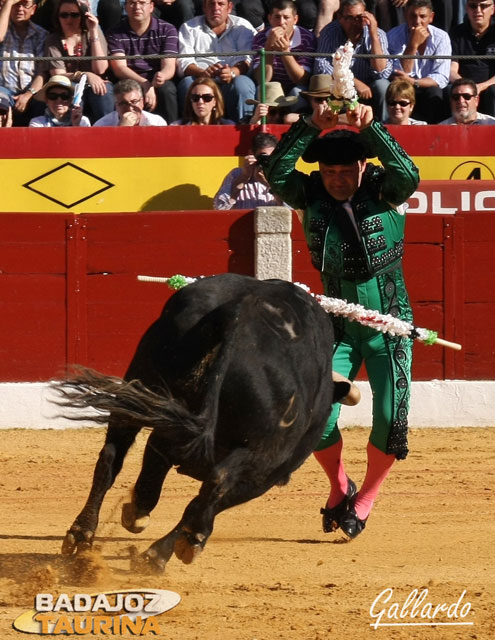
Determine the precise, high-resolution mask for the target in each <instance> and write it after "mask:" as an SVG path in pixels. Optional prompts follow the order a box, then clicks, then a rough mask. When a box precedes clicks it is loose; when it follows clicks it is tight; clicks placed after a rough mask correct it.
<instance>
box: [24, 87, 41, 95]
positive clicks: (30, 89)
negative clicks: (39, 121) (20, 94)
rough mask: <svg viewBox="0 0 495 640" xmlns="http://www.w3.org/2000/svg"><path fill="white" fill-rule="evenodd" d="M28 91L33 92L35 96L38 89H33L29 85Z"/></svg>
mask: <svg viewBox="0 0 495 640" xmlns="http://www.w3.org/2000/svg"><path fill="white" fill-rule="evenodd" d="M26 91H29V93H32V94H33V96H35V95H36V94H37V93H38V92H37V91H36V89H33V87H28V88H27V89H26Z"/></svg>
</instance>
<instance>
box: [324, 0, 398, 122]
mask: <svg viewBox="0 0 495 640" xmlns="http://www.w3.org/2000/svg"><path fill="white" fill-rule="evenodd" d="M347 40H350V41H351V42H352V45H353V46H354V53H356V54H375V55H387V54H388V48H387V36H386V34H385V32H384V31H382V29H379V28H378V24H377V21H376V18H375V16H374V15H373V14H372V13H370V12H369V11H366V4H365V2H364V0H342V2H341V3H340V8H339V10H338V12H337V20H334V21H333V22H331V23H330V24H328V25H327V26H326V27H325V28H324V29H323V30H322V32H321V35H320V38H319V40H318V49H317V52H318V53H325V54H330V53H335V51H337V49H338V48H339V47H340V46H342V45H344V44H345V43H346V42H347ZM351 70H352V73H353V74H354V84H355V85H356V91H357V93H358V96H359V99H360V102H362V103H364V104H368V105H371V106H372V107H373V114H374V117H375V118H376V119H377V120H379V121H380V122H383V121H384V120H386V118H387V117H388V113H387V105H386V102H385V93H386V91H387V88H388V85H389V82H388V80H387V78H388V77H389V76H390V74H391V73H392V61H391V60H390V59H388V58H355V57H353V60H352V64H351ZM313 73H315V74H322V73H326V74H330V75H331V74H333V66H332V60H331V58H330V57H321V58H320V57H318V58H316V59H315V64H314V69H313Z"/></svg>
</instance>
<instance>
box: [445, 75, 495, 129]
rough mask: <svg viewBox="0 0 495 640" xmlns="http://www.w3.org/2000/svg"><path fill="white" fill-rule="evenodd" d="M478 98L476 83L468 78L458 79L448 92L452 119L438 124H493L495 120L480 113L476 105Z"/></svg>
mask: <svg viewBox="0 0 495 640" xmlns="http://www.w3.org/2000/svg"><path fill="white" fill-rule="evenodd" d="M479 101H480V98H479V95H478V89H477V86H476V82H474V80H471V79H470V78H458V79H457V80H455V81H454V82H453V83H452V87H451V92H450V107H451V110H452V117H451V118H447V120H443V121H442V122H441V123H440V124H464V125H467V124H491V125H494V124H495V118H494V117H493V116H490V115H487V114H486V113H480V112H479V111H478V104H479Z"/></svg>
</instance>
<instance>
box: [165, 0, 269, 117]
mask: <svg viewBox="0 0 495 640" xmlns="http://www.w3.org/2000/svg"><path fill="white" fill-rule="evenodd" d="M232 7H233V4H232V2H229V1H228V0H203V11H204V15H202V16H198V17H196V18H193V19H192V20H188V21H187V22H185V23H184V24H183V25H182V26H181V28H180V29H179V53H187V54H194V57H188V58H179V59H178V71H179V75H180V76H183V78H182V80H181V81H180V83H179V87H178V97H179V107H180V110H181V111H183V110H184V104H185V96H186V93H187V90H188V89H189V86H190V85H191V83H192V82H193V80H194V78H198V77H202V76H206V77H211V78H214V80H215V81H216V82H217V83H218V85H219V87H220V90H221V91H222V94H223V97H224V100H225V108H226V116H227V118H229V119H230V120H235V121H236V122H240V121H241V120H242V119H243V118H244V117H245V116H246V115H248V114H249V115H250V114H251V112H252V107H246V100H247V99H249V98H254V96H255V91H256V89H255V85H254V82H253V81H252V80H251V78H250V77H248V75H247V73H248V70H249V65H250V63H251V58H250V56H248V55H246V54H242V55H234V56H231V55H225V54H228V53H232V52H241V51H250V50H251V47H252V41H253V36H254V35H255V34H256V30H255V29H254V27H253V26H252V25H251V23H250V22H248V21H247V20H245V19H244V18H239V17H238V16H233V15H231V11H232ZM207 53H209V54H212V55H206V54H207Z"/></svg>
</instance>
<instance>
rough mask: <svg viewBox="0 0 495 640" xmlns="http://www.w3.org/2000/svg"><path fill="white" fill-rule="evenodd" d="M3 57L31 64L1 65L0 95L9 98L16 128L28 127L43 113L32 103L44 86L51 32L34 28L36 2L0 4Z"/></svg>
mask: <svg viewBox="0 0 495 640" xmlns="http://www.w3.org/2000/svg"><path fill="white" fill-rule="evenodd" d="M0 7H1V8H0V55H2V56H3V55H5V56H23V57H28V58H30V59H29V60H22V61H21V60H20V61H19V62H17V61H14V60H10V61H7V60H4V61H3V62H0V91H2V92H3V93H4V94H6V95H8V97H9V100H10V106H11V107H12V117H13V122H14V126H27V124H28V123H29V121H30V120H31V118H33V117H35V116H37V115H40V114H41V113H43V107H42V105H40V103H36V102H35V101H33V100H32V97H33V95H35V94H36V93H37V92H38V91H39V90H40V89H41V87H42V86H43V82H44V75H43V71H42V67H41V64H40V63H38V62H36V61H35V58H37V57H39V56H43V52H44V46H45V39H46V36H47V35H48V32H47V31H46V30H45V29H43V28H42V27H40V26H38V25H37V24H34V22H32V20H31V18H32V16H33V15H34V12H35V11H36V4H35V3H34V0H4V2H3V4H1V3H0Z"/></svg>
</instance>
